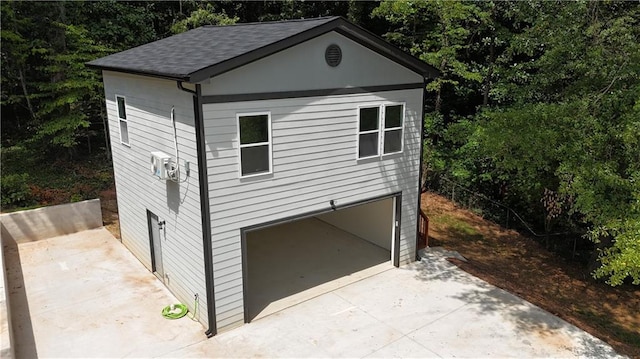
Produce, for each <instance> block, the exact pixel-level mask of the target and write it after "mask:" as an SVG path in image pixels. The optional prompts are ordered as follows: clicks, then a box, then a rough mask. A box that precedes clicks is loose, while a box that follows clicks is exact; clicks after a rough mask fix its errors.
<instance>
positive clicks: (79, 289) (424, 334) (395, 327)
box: [5, 229, 619, 358]
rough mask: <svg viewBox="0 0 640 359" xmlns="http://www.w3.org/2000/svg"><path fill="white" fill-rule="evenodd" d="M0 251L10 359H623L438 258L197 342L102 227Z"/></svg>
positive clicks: (199, 332)
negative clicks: (166, 312) (164, 312)
mask: <svg viewBox="0 0 640 359" xmlns="http://www.w3.org/2000/svg"><path fill="white" fill-rule="evenodd" d="M5 250H6V253H7V255H6V260H7V266H8V273H7V274H8V283H9V285H10V286H11V287H10V288H11V293H10V296H11V306H12V308H11V309H12V317H13V318H12V319H13V324H14V330H15V333H14V334H15V339H16V345H15V349H16V357H18V358H35V357H110V358H118V357H169V358H180V357H190V358H195V357H198V358H212V357H233V358H240V357H274V358H275V357H278V358H309V357H335V358H345V357H350V358H352V357H360V358H364V357H370V358H381V357H423V358H427V357H474V358H477V357H518V358H531V357H607V358H615V357H619V356H618V355H617V354H616V353H615V351H613V349H612V348H611V347H610V346H609V345H607V344H606V343H604V342H602V341H600V340H599V339H597V338H595V337H593V336H591V335H589V334H588V333H585V332H583V331H581V330H580V329H578V328H576V327H574V326H572V325H570V324H568V323H567V322H565V321H563V320H561V319H559V318H557V317H555V316H553V315H551V314H550V313H548V312H545V311H544V310H542V309H540V308H538V307H536V306H534V305H532V304H530V303H528V302H526V301H524V300H522V299H520V298H518V297H516V296H514V295H511V294H509V293H507V292H505V291H502V290H500V289H498V288H496V287H494V286H491V285H489V284H487V283H486V282H483V281H482V280H480V279H478V278H475V277H473V276H471V275H469V274H467V273H465V272H463V271H462V270H460V269H459V268H457V267H456V266H454V265H452V264H450V263H449V262H447V261H446V260H445V259H444V255H443V253H438V252H437V251H434V252H432V253H430V252H426V253H424V257H425V259H423V261H421V262H417V263H414V264H412V265H409V266H405V267H402V268H399V269H391V270H386V271H383V272H381V273H378V274H375V275H373V276H370V277H368V278H366V279H362V280H360V281H358V282H355V283H352V284H349V285H346V286H344V287H341V288H339V289H336V290H333V291H331V292H329V293H325V294H322V295H319V296H317V297H315V298H313V299H310V300H307V301H304V302H302V303H300V304H297V305H295V306H292V307H289V308H286V309H284V310H282V311H279V312H276V313H274V314H272V315H269V316H266V317H264V318H261V319H258V320H255V321H254V322H252V323H250V324H247V325H244V326H242V327H239V328H236V329H234V330H231V331H228V332H224V333H221V334H218V335H217V336H215V337H213V338H211V339H205V337H204V334H203V331H204V328H203V327H202V326H201V325H200V324H198V323H196V322H193V321H191V320H190V319H188V318H183V319H180V320H175V321H169V320H166V319H164V318H162V317H161V316H160V310H161V309H162V308H163V307H164V306H165V305H167V304H169V303H172V302H175V301H176V300H175V298H174V297H173V296H172V295H171V294H170V293H169V292H168V291H167V289H166V288H165V287H164V286H163V285H162V284H161V283H160V281H159V280H157V279H156V277H155V276H153V275H152V274H151V273H149V271H148V270H147V269H146V268H145V267H144V266H142V264H140V263H139V262H138V261H137V259H135V257H133V255H132V254H131V253H129V252H128V251H127V250H126V248H124V246H122V244H120V243H119V242H118V241H117V240H115V239H114V238H113V237H112V236H111V235H110V234H109V233H108V232H107V231H106V230H104V229H98V230H91V231H85V232H80V233H76V234H73V235H68V236H63V237H56V238H51V239H47V240H43V241H39V242H31V243H23V244H20V245H16V244H15V242H14V243H13V244H8V245H6V247H5Z"/></svg>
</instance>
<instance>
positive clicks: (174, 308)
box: [162, 304, 189, 319]
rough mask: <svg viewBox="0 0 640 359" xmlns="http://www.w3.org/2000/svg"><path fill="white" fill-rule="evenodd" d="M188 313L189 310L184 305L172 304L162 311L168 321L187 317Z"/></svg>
mask: <svg viewBox="0 0 640 359" xmlns="http://www.w3.org/2000/svg"><path fill="white" fill-rule="evenodd" d="M188 311H189V309H187V306H186V305H184V304H172V305H167V306H166V307H164V309H162V316H163V317H165V318H167V319H180V318H182V317H184V316H185V315H187V312H188Z"/></svg>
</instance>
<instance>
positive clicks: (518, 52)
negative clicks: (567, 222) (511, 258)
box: [470, 2, 640, 285]
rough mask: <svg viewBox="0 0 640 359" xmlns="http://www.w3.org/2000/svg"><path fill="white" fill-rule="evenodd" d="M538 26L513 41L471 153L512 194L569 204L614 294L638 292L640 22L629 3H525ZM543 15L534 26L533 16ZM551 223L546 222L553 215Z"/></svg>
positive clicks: (599, 273)
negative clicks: (634, 287) (626, 287)
mask: <svg viewBox="0 0 640 359" xmlns="http://www.w3.org/2000/svg"><path fill="white" fill-rule="evenodd" d="M519 6H520V7H521V14H524V15H527V14H528V15H529V16H527V18H528V20H529V21H530V23H529V24H527V25H525V27H524V28H523V31H522V32H521V33H520V34H517V35H516V36H514V38H513V39H512V41H511V43H510V45H509V49H508V53H509V56H507V57H505V59H504V60H505V61H506V62H505V64H506V63H508V64H509V65H508V66H505V65H504V64H503V65H502V68H503V69H502V71H501V73H500V75H501V78H500V81H498V83H497V84H496V92H498V93H500V94H501V95H502V98H501V102H502V103H503V105H501V106H499V107H492V108H487V109H485V110H484V111H483V112H482V113H481V114H480V115H479V121H478V127H477V129H476V130H475V132H474V135H473V136H472V137H471V141H470V142H471V143H478V144H479V146H478V147H477V148H476V149H479V151H478V152H477V153H478V155H479V156H481V157H483V158H490V159H491V160H492V162H493V164H494V165H495V171H494V174H495V175H498V176H504V177H506V178H508V179H509V181H510V183H512V184H515V185H514V186H512V191H514V192H516V194H518V195H519V196H522V195H523V194H528V196H529V198H528V199H527V200H525V202H527V203H530V204H535V203H536V202H539V201H540V199H541V198H542V196H543V194H544V190H545V188H546V189H550V190H552V191H557V192H558V193H559V194H560V195H562V196H564V197H565V198H567V199H568V204H569V206H570V207H569V214H574V218H578V219H579V220H580V222H581V223H583V225H584V226H586V228H587V229H588V230H589V238H591V239H592V240H594V241H596V242H597V241H599V240H601V239H603V238H611V239H613V245H612V247H610V248H605V249H604V250H602V251H601V257H600V260H601V264H602V267H601V268H600V269H599V270H597V271H596V272H595V273H594V274H595V275H596V276H598V277H603V276H608V277H609V283H610V284H612V285H617V284H621V283H622V281H623V280H624V279H625V278H627V277H630V278H633V280H634V283H636V284H640V250H639V246H638V243H639V242H640V235H639V234H640V233H639V232H638V225H637V223H638V222H639V221H640V212H639V211H638V192H639V191H640V183H639V182H638V173H639V171H640V167H639V166H640V161H639V159H640V146H638V134H639V132H638V131H639V130H638V129H640V112H639V111H638V109H639V108H640V106H639V105H638V104H639V103H640V97H638V94H639V93H640V75H639V74H640V67H639V66H640V65H639V64H640V45H639V39H640V30H638V29H639V28H640V23H639V20H638V19H640V12H639V9H638V7H637V6H635V5H631V4H627V3H610V4H602V3H563V4H558V3H550V2H543V3H538V2H533V3H520V5H519ZM531 14H535V16H530V15H531ZM545 215H546V214H545Z"/></svg>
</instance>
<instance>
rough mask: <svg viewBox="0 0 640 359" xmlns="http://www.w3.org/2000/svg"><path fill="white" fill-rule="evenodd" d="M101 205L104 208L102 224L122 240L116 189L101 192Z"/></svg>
mask: <svg viewBox="0 0 640 359" xmlns="http://www.w3.org/2000/svg"><path fill="white" fill-rule="evenodd" d="M100 204H101V207H102V223H104V227H105V228H106V229H107V230H108V231H109V232H111V234H113V236H114V237H116V238H118V239H120V221H119V219H118V202H117V199H116V190H115V188H110V189H108V190H105V191H102V192H100Z"/></svg>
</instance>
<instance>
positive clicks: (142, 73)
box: [85, 63, 189, 82]
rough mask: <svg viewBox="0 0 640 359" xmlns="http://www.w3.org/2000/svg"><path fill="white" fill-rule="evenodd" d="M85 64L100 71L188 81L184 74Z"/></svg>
mask: <svg viewBox="0 0 640 359" xmlns="http://www.w3.org/2000/svg"><path fill="white" fill-rule="evenodd" d="M85 66H87V67H89V68H93V69H97V70H102V71H111V72H120V73H125V74H131V75H139V76H147V77H155V78H159V79H163V80H171V81H183V82H189V77H188V76H184V75H177V74H176V75H173V74H160V73H154V72H150V71H137V70H130V69H122V68H119V67H113V66H102V65H93V64H89V63H87V64H85Z"/></svg>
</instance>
